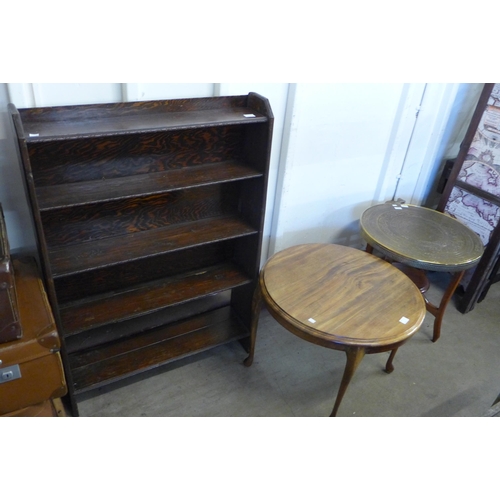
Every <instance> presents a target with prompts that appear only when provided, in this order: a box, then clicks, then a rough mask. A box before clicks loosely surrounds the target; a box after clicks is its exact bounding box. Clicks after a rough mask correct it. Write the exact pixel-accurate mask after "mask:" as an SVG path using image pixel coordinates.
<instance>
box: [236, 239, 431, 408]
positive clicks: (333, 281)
mask: <svg viewBox="0 0 500 500" xmlns="http://www.w3.org/2000/svg"><path fill="white" fill-rule="evenodd" d="M262 303H265V304H266V305H267V308H268V310H269V312H270V313H271V315H272V316H273V317H274V318H275V319H276V320H277V321H278V322H279V323H280V324H281V325H283V326H284V327H285V328H287V329H288V330H289V331H291V332H292V333H294V334H296V335H297V336H299V337H301V338H302V339H304V340H307V341H309V342H312V343H314V344H318V345H321V346H324V347H328V348H331V349H336V350H341V351H344V352H346V354H347V364H346V370H345V372H344V377H343V379H342V383H341V386H340V389H339V393H338V396H337V401H336V403H335V406H334V410H333V412H332V415H335V414H336V412H337V410H338V406H339V405H340V401H341V400H342V397H343V394H344V392H345V390H346V388H347V385H348V383H349V381H350V379H351V377H352V375H353V374H354V371H355V370H356V367H357V366H358V364H359V362H360V361H361V359H362V358H363V356H364V354H365V353H374V352H385V351H393V353H392V354H391V357H390V359H389V361H388V364H387V367H386V371H387V372H389V373H390V372H391V371H392V369H393V367H392V359H393V357H394V354H395V351H396V350H397V348H398V347H399V346H400V345H402V344H403V343H404V342H406V341H407V340H408V339H409V338H410V337H411V336H412V335H413V334H414V333H415V332H416V331H417V330H418V328H419V327H420V325H421V324H422V321H423V319H424V317H425V303H424V299H423V297H422V295H421V293H420V292H419V290H418V288H417V287H416V286H415V285H414V284H413V283H412V281H411V280H410V279H409V278H408V277H406V276H405V275H404V274H403V273H402V272H401V271H399V270H398V269H396V268H395V267H394V266H392V265H391V264H389V263H388V262H385V261H384V260H382V259H379V258H378V257H375V256H373V255H370V254H368V253H366V252H364V251H361V250H356V249H354V248H350V247H345V246H340V245H333V244H306V245H298V246H294V247H291V248H288V249H286V250H283V251H281V252H279V253H277V254H275V255H274V256H273V257H271V259H269V260H268V262H267V263H266V265H265V266H264V268H263V269H262V271H261V274H260V278H259V285H258V286H257V288H256V293H255V296H254V310H253V322H252V332H251V347H250V355H249V357H248V358H247V360H246V361H245V364H246V365H247V366H249V365H250V364H251V363H252V361H253V356H254V348H255V339H256V333H257V322H258V315H259V311H260V306H261V305H262Z"/></svg>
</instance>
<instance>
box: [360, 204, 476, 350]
mask: <svg viewBox="0 0 500 500" xmlns="http://www.w3.org/2000/svg"><path fill="white" fill-rule="evenodd" d="M360 229H361V235H362V237H363V238H364V239H365V241H366V242H367V244H368V245H367V252H369V253H372V252H373V249H376V250H378V251H379V252H381V253H382V254H383V255H384V256H385V257H387V258H389V259H391V260H394V261H396V262H399V263H401V264H404V265H407V266H410V267H411V268H413V269H416V270H419V272H420V273H422V274H423V275H425V271H439V272H450V273H453V277H452V279H451V281H450V283H449V285H448V287H447V289H446V290H445V292H444V294H443V296H442V298H441V302H440V304H439V306H436V305H434V304H432V303H431V302H429V300H428V299H427V297H425V295H424V298H425V302H426V308H427V311H429V312H430V313H431V314H432V315H433V316H434V317H435V320H434V332H433V338H432V341H433V342H435V341H436V340H438V338H439V337H440V335H441V323H442V320H443V315H444V312H445V309H446V306H447V305H448V303H449V301H450V299H451V297H452V295H453V293H454V292H455V290H456V288H457V286H458V284H459V283H460V281H461V279H462V277H463V275H464V272H465V271H466V270H467V269H469V268H471V267H473V266H474V265H476V264H477V263H478V262H479V260H480V258H481V256H482V254H483V250H484V248H483V244H482V242H481V240H480V238H479V236H477V234H476V233H474V231H472V230H471V229H469V228H468V227H467V226H465V224H462V223H461V222H459V221H458V220H456V219H454V218H453V217H450V216H449V215H446V214H444V213H442V212H438V211H436V210H432V209H430V208H424V207H418V206H415V205H407V204H400V203H384V204H381V205H375V206H373V207H371V208H368V209H367V210H365V211H364V212H363V214H362V215H361V218H360ZM422 291H424V290H422Z"/></svg>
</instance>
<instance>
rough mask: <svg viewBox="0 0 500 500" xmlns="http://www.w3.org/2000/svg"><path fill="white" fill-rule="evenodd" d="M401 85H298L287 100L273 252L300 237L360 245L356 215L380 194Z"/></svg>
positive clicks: (303, 241) (304, 239)
mask: <svg viewBox="0 0 500 500" xmlns="http://www.w3.org/2000/svg"><path fill="white" fill-rule="evenodd" d="M404 88H405V86H404V85H403V84H321V85H320V84H302V83H301V84H298V85H297V86H296V88H295V94H294V96H293V98H291V99H290V101H291V102H290V103H289V105H290V107H293V112H291V114H290V115H289V123H288V137H287V139H288V143H287V147H286V151H285V154H286V156H284V157H283V160H282V171H281V175H282V176H281V178H280V187H281V189H280V190H279V196H278V201H277V203H278V205H277V211H276V212H275V215H274V217H275V220H274V240H273V241H272V243H271V247H272V251H273V252H275V251H279V250H281V249H284V248H287V247H289V246H291V245H294V244H298V243H305V242H322V243H326V242H336V243H341V244H344V245H349V246H360V244H361V241H360V239H359V229H358V220H359V217H360V215H361V213H362V212H363V210H365V209H366V208H368V207H369V206H371V204H372V203H373V202H374V200H376V199H377V198H378V197H379V196H380V195H381V193H380V179H381V176H382V175H384V174H385V164H386V163H385V162H386V161H387V158H386V153H387V151H388V148H390V147H391V142H390V141H391V139H392V138H393V136H392V133H393V129H394V127H395V126H397V125H398V123H396V115H397V112H398V109H399V106H400V101H401V98H402V93H403V90H404ZM405 147H406V146H405ZM394 182H395V179H394V180H393V181H392V183H390V184H392V186H390V187H389V188H385V190H386V191H387V194H388V193H390V195H392V193H393V190H394ZM391 187H392V190H391ZM391 191H392V192H391ZM382 197H385V194H382Z"/></svg>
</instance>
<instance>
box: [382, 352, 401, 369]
mask: <svg viewBox="0 0 500 500" xmlns="http://www.w3.org/2000/svg"><path fill="white" fill-rule="evenodd" d="M397 352H398V348H396V349H393V350H392V351H391V354H390V356H389V359H388V360H387V364H386V365H385V372H386V373H392V372H393V371H394V366H393V364H392V362H393V361H394V356H396V353H397Z"/></svg>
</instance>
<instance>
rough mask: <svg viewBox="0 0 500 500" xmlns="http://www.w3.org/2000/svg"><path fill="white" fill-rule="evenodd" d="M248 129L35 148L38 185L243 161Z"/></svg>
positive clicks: (32, 152) (32, 147)
mask: <svg viewBox="0 0 500 500" xmlns="http://www.w3.org/2000/svg"><path fill="white" fill-rule="evenodd" d="M243 133H244V131H243V127H242V126H237V127H211V128H208V129H193V130H180V131H170V132H160V133H149V134H144V135H142V134H139V135H135V134H132V135H125V136H116V137H115V136H111V137H105V138H94V139H86V140H65V141H56V142H53V143H50V144H45V143H34V144H30V145H29V151H30V156H31V158H32V160H31V167H32V170H33V177H34V180H35V184H36V185H37V186H50V185H56V184H65V183H72V182H81V181H90V180H102V179H114V178H119V177H124V176H130V175H137V174H145V173H154V172H163V171H166V170H169V169H179V168H186V167H190V166H198V165H203V164H211V163H217V162H221V161H226V160H232V159H239V158H241V156H242V135H243Z"/></svg>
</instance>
